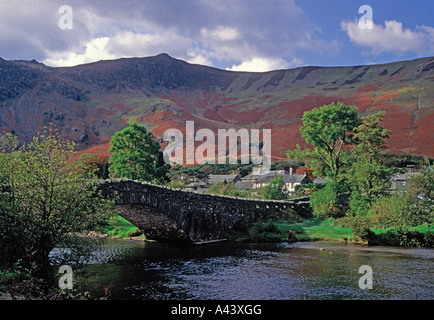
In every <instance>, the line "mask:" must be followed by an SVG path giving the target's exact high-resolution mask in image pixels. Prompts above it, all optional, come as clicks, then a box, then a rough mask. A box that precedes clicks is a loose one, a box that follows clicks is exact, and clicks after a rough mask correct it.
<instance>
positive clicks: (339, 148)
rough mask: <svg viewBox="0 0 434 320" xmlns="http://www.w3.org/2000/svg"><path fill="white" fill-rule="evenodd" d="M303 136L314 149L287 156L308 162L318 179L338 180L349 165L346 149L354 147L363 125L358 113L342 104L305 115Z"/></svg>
mask: <svg viewBox="0 0 434 320" xmlns="http://www.w3.org/2000/svg"><path fill="white" fill-rule="evenodd" d="M302 122H303V126H302V127H301V128H300V132H301V136H302V137H303V138H304V139H305V141H306V143H308V144H311V145H313V147H314V148H313V149H309V148H304V149H301V147H300V146H299V145H297V148H296V149H295V150H289V151H288V152H287V156H288V157H289V158H295V159H296V160H299V161H307V162H309V163H310V165H309V167H310V168H312V169H313V170H314V175H315V176H317V177H322V176H327V177H330V178H332V179H334V180H337V178H338V176H339V174H340V173H341V169H342V168H343V167H344V166H345V164H346V163H347V162H348V152H347V150H346V149H345V148H346V147H347V146H350V145H351V144H352V143H353V130H354V128H356V127H357V126H358V125H359V118H358V114H357V109H356V108H355V107H352V106H347V105H344V104H343V103H341V102H338V103H337V104H335V103H331V104H329V105H324V106H322V107H319V108H314V109H312V110H310V111H307V112H305V113H304V114H303V117H302Z"/></svg>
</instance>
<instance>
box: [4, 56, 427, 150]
mask: <svg viewBox="0 0 434 320" xmlns="http://www.w3.org/2000/svg"><path fill="white" fill-rule="evenodd" d="M433 80H434V57H427V58H421V59H417V60H412V61H402V62H393V63H388V64H382V65H364V66H362V65H361V66H353V67H315V66H309V67H300V68H295V69H288V70H276V71H270V72H263V73H254V72H232V71H225V70H219V69H215V68H211V67H206V66H201V65H192V64H188V63H186V62H184V61H181V60H177V59H174V58H172V57H170V56H168V55H167V54H160V55H157V56H155V57H147V58H128V59H127V58H123V59H118V60H111V61H99V62H95V63H90V64H84V65H79V66H75V67H59V68H53V67H48V66H45V65H43V64H41V63H38V62H37V61H34V60H32V61H22V60H16V61H6V60H3V59H1V58H0V132H9V131H11V132H13V133H15V134H17V135H18V136H19V137H20V138H21V139H23V140H29V139H30V138H31V137H32V136H34V135H35V134H36V133H37V132H40V131H42V129H43V127H44V126H47V125H48V124H50V123H52V124H54V125H55V126H56V127H57V128H58V129H59V131H60V132H61V133H62V135H64V136H65V137H68V138H70V139H72V140H74V141H76V142H77V143H78V144H79V149H80V150H81V151H82V152H88V153H100V154H101V153H102V154H106V153H107V152H108V145H109V141H110V137H111V136H112V135H113V134H114V133H115V132H116V131H118V130H120V129H122V128H124V127H125V126H127V122H128V121H130V120H135V121H138V122H140V123H143V124H145V125H146V126H147V127H148V128H149V129H152V130H153V133H154V135H156V136H158V137H162V135H163V133H164V131H165V130H167V129H168V128H178V129H181V131H184V130H185V121H187V120H194V122H195V130H196V131H197V130H198V129H200V128H209V129H211V130H213V131H214V132H217V129H218V128H234V129H238V128H247V129H253V128H256V129H271V130H272V155H273V156H274V157H276V158H279V157H282V158H284V157H285V151H286V150H287V149H289V148H293V147H294V146H295V145H296V144H297V143H299V144H301V145H302V144H303V139H302V138H301V137H300V134H299V127H300V125H301V116H302V114H303V112H305V111H307V110H310V109H312V108H314V107H318V106H321V105H324V104H328V103H331V102H337V101H342V102H344V103H345V104H351V105H355V106H357V107H358V110H359V112H360V114H362V115H363V114H367V113H370V112H375V111H378V110H384V111H386V117H385V119H384V122H383V125H384V126H385V127H386V128H387V129H389V130H391V131H392V134H391V137H390V139H389V142H388V145H387V152H391V153H411V154H418V155H426V156H430V157H434V130H433V128H434V90H433V89H434V82H433Z"/></svg>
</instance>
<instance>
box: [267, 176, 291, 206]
mask: <svg viewBox="0 0 434 320" xmlns="http://www.w3.org/2000/svg"><path fill="white" fill-rule="evenodd" d="M262 197H263V198H264V199H267V200H284V199H287V198H288V196H287V193H286V192H285V182H284V181H283V177H282V176H275V177H274V178H273V180H271V181H270V183H269V184H267V185H266V186H265V187H264V188H263V190H262Z"/></svg>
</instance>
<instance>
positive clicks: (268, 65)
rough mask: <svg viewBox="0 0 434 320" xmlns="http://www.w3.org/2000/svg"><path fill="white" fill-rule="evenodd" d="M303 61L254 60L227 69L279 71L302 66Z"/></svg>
mask: <svg viewBox="0 0 434 320" xmlns="http://www.w3.org/2000/svg"><path fill="white" fill-rule="evenodd" d="M301 64H302V61H301V60H300V59H297V58H294V59H292V60H291V61H290V62H288V61H286V60H284V59H280V58H279V59H273V58H253V59H251V60H248V61H244V62H242V63H241V64H239V65H233V66H232V68H226V70H231V71H248V72H266V71H271V70H278V69H287V68H290V67H295V66H300V65H301Z"/></svg>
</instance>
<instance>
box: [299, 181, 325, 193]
mask: <svg viewBox="0 0 434 320" xmlns="http://www.w3.org/2000/svg"><path fill="white" fill-rule="evenodd" d="M325 186H326V184H325V183H305V184H298V185H296V186H295V192H299V191H300V190H303V189H311V191H317V190H321V189H323V188H324V187H325Z"/></svg>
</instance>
